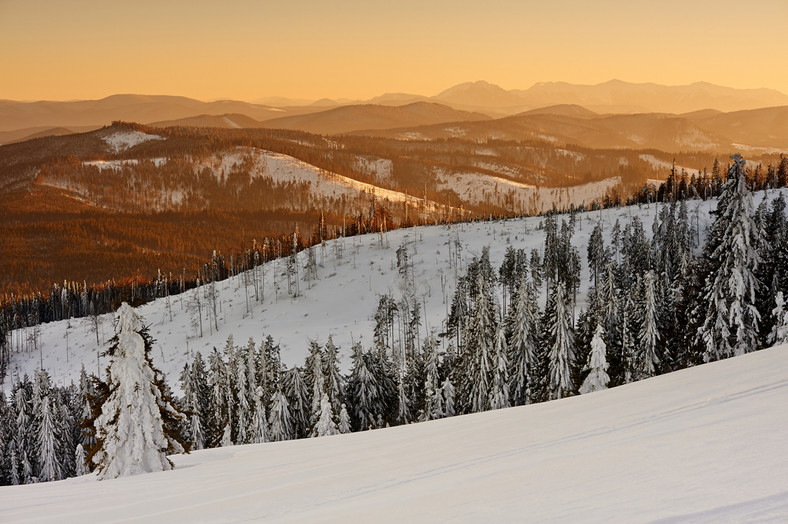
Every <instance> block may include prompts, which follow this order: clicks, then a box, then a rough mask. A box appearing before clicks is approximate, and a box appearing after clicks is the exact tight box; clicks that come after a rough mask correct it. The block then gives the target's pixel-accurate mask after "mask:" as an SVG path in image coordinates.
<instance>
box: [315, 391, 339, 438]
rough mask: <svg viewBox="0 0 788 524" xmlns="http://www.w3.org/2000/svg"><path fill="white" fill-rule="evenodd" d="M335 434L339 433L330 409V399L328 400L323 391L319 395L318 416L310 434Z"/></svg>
mask: <svg viewBox="0 0 788 524" xmlns="http://www.w3.org/2000/svg"><path fill="white" fill-rule="evenodd" d="M337 434H339V430H338V429H337V424H336V422H334V411H333V410H332V409H331V401H330V400H328V394H326V392H323V396H322V397H320V416H319V417H318V419H317V424H315V429H314V431H313V432H312V436H313V437H327V436H330V435H337Z"/></svg>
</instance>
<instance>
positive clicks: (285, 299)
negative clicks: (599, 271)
mask: <svg viewBox="0 0 788 524" xmlns="http://www.w3.org/2000/svg"><path fill="white" fill-rule="evenodd" d="M781 191H782V193H783V194H784V195H785V196H786V197H787V198H788V189H783V190H781ZM778 193H779V192H778V191H770V192H769V193H768V195H767V194H765V193H763V192H760V193H756V194H755V195H754V199H753V200H754V204H755V205H756V206H757V205H758V204H760V203H761V201H762V200H763V199H764V197H767V198H769V199H772V198H776V196H777V194H778ZM716 205H717V204H716V201H715V200H709V201H705V202H703V201H689V202H688V203H687V210H688V214H689V218H690V221H691V222H692V223H693V224H697V225H699V226H700V242H703V241H704V240H705V232H706V230H707V228H708V225H709V224H710V223H711V221H712V218H713V217H712V216H711V215H710V214H709V211H711V210H714V209H715V208H716ZM656 212H658V207H657V206H656V205H654V204H651V205H650V206H645V205H643V206H630V207H621V208H610V209H605V210H601V211H593V212H588V213H579V214H578V215H577V218H578V220H577V222H578V223H577V226H576V233H575V235H574V237H573V240H572V244H573V245H574V246H575V247H577V249H578V252H579V254H580V257H581V267H582V274H581V282H582V283H581V289H580V292H579V294H578V308H577V309H576V311H575V313H576V314H579V313H580V309H581V308H582V307H584V305H585V299H586V297H587V286H588V284H589V281H590V273H589V270H588V264H587V262H586V255H587V246H588V237H589V235H590V234H591V231H592V230H593V228H594V226H595V225H596V224H597V223H598V222H599V221H601V222H602V226H603V236H604V239H605V245H610V234H611V231H612V228H613V225H614V224H615V222H616V220H619V221H620V224H621V227H622V228H623V227H624V226H625V225H626V224H627V223H629V221H630V220H631V219H632V218H633V217H635V216H638V217H639V218H640V220H641V221H642V222H643V225H644V228H645V231H646V234H647V235H649V236H650V235H651V225H652V223H653V221H654V214H655V213H656ZM562 219H566V220H568V219H569V217H568V215H563V216H559V225H560V220H562ZM542 220H543V219H542V218H540V217H531V218H524V219H517V220H507V221H505V222H504V221H496V222H476V223H470V224H457V225H452V226H449V227H447V226H419V227H413V228H408V229H400V230H396V231H390V232H388V233H386V234H384V235H382V236H380V235H363V236H357V237H349V238H345V239H338V240H336V241H334V240H331V241H328V242H327V243H326V245H325V246H324V247H321V246H317V247H315V248H313V249H315V257H316V260H317V262H318V270H317V275H318V278H317V280H316V281H314V282H312V283H311V284H310V283H307V282H304V281H303V280H301V281H300V282H299V286H300V296H299V297H297V298H292V297H290V296H288V295H287V280H286V277H285V276H283V272H284V270H285V263H286V261H285V260H276V261H271V262H268V263H267V264H265V265H264V266H262V267H259V268H258V275H259V276H260V277H264V280H265V286H264V299H263V300H261V301H260V302H255V300H254V288H253V287H252V286H251V284H250V286H249V295H250V299H249V304H250V313H247V309H246V293H245V292H244V286H243V277H242V276H241V275H237V276H235V277H233V278H231V279H228V280H225V281H222V282H218V283H217V289H218V294H219V299H218V307H219V313H218V317H219V322H218V324H219V330H218V331H213V330H212V326H211V322H209V321H208V318H207V316H206V315H207V311H205V310H204V313H203V329H204V336H203V337H199V332H198V331H197V330H196V329H195V328H194V327H193V326H192V321H193V319H196V317H194V316H193V315H192V312H191V311H190V309H189V304H190V303H192V302H193V297H194V294H195V293H196V290H191V291H188V292H186V293H183V294H181V295H176V296H173V297H171V298H170V301H171V310H172V321H170V315H169V312H168V310H167V306H166V304H167V302H166V300H165V299H159V300H156V301H154V302H151V303H149V304H146V305H144V306H141V307H140V308H139V312H140V314H141V315H142V317H143V319H144V321H145V322H146V323H147V324H149V325H150V334H151V336H152V337H153V338H154V339H156V343H155V344H154V348H153V351H152V355H151V357H152V359H153V363H154V365H155V366H156V367H157V368H159V369H161V370H162V371H163V372H165V373H166V375H167V377H168V381H169V384H170V386H171V387H172V388H173V390H174V391H175V392H176V393H178V394H179V392H180V384H179V383H178V381H177V377H178V376H179V374H180V372H181V370H182V369H183V365H184V363H185V362H186V361H187V359H188V360H189V361H190V360H191V359H192V357H193V355H194V354H195V352H197V351H200V352H202V355H203V357H204V358H205V357H207V355H208V352H210V351H211V350H212V348H214V347H216V348H223V347H224V346H225V343H226V340H227V337H228V336H229V335H233V338H234V340H235V343H236V344H237V345H241V344H246V342H247V341H248V340H249V338H250V337H252V338H253V339H254V340H255V342H256V343H257V344H259V343H260V342H261V340H262V338H263V337H264V336H268V335H270V336H271V337H273V339H274V342H276V343H279V344H280V345H281V348H282V352H281V356H282V362H283V363H284V364H286V365H287V366H288V367H290V366H293V365H299V366H300V365H303V363H304V358H305V357H306V356H307V355H308V353H309V352H308V347H309V341H310V340H316V341H317V342H318V343H320V344H325V342H326V340H327V338H328V336H329V335H332V336H333V340H334V343H335V344H336V345H337V346H338V347H339V348H340V352H339V355H340V360H341V365H342V366H343V367H344V368H345V369H348V368H349V365H350V354H351V351H350V348H351V346H352V343H353V342H354V341H361V342H362V344H363V345H364V346H365V347H367V348H369V347H371V346H372V330H373V327H374V321H373V320H372V318H373V315H374V313H375V309H376V308H377V305H378V297H379V296H380V295H381V294H389V295H391V296H392V297H393V298H394V299H395V300H397V301H399V300H400V299H401V298H402V296H403V293H404V286H403V279H402V278H401V277H400V276H399V275H398V273H397V271H396V265H395V264H396V262H395V261H396V253H395V251H396V250H397V248H398V247H399V246H400V245H403V244H404V245H406V246H407V247H408V253H409V258H410V260H411V262H412V267H413V275H414V278H413V280H414V282H415V291H414V296H415V297H416V298H417V299H418V300H419V301H420V302H422V305H423V306H424V305H425V306H426V307H424V308H423V311H426V315H425V319H424V322H425V323H424V324H422V328H421V335H420V337H421V339H422V340H423V337H424V333H425V332H429V331H432V330H435V331H437V332H439V333H440V332H442V331H443V330H444V327H443V326H442V322H443V321H444V320H445V319H446V317H447V316H448V312H449V306H450V304H451V299H452V296H453V295H454V290H455V287H456V282H457V278H458V277H461V276H463V275H464V274H465V271H466V269H467V265H468V263H469V262H470V261H471V260H472V258H473V257H474V256H479V255H480V254H481V251H482V248H483V247H485V246H490V261H491V263H492V265H493V267H494V268H498V267H500V265H501V262H502V261H503V257H504V254H505V252H506V248H507V247H508V246H509V245H511V246H512V247H514V248H523V249H525V250H526V252H527V253H529V254H530V252H531V250H532V249H538V250H539V251H540V252H541V251H542V249H543V247H544V232H543V231H541V230H538V227H539V225H540V223H541V222H542ZM457 241H459V242H460V245H461V246H462V248H461V259H462V263H461V266H460V267H459V268H458V267H455V266H451V267H450V266H449V259H450V258H455V257H456V255H455V254H456V244H457ZM449 244H451V255H450V252H449ZM338 247H342V249H343V256H342V257H341V258H337V256H336V252H337V248H338ZM306 256H307V253H306V252H301V253H300V254H299V260H300V265H301V267H303V265H304V262H305V261H306ZM275 274H276V275H277V276H276V281H277V282H278V285H279V291H278V293H277V292H275V288H274V280H275V278H274V275H275ZM301 274H303V271H301ZM249 280H251V279H249ZM442 283H443V284H442ZM542 292H544V287H543V288H542ZM203 302H205V299H203ZM540 304H541V305H542V306H543V305H544V298H543V297H542V298H541V299H540ZM99 319H100V326H99V339H100V340H101V343H100V344H97V343H96V335H95V334H94V333H92V332H91V331H90V326H91V319H90V318H81V319H71V320H70V321H66V320H64V321H59V322H51V323H48V324H42V325H41V326H39V328H40V344H39V346H40V348H41V349H40V352H25V351H21V352H17V351H16V349H12V352H11V359H10V364H9V367H8V375H10V377H7V378H6V380H5V382H4V383H3V384H2V388H3V389H5V391H6V393H9V392H10V390H11V387H12V383H13V382H14V380H15V377H21V376H22V375H24V374H28V375H29V376H33V372H34V371H35V370H36V369H38V368H39V367H40V362H43V367H44V368H45V369H46V370H47V371H48V372H49V374H50V375H51V376H52V380H53V382H54V383H56V384H58V385H68V384H69V383H71V382H72V381H74V382H75V383H77V382H79V371H80V368H81V366H82V364H83V363H84V364H85V368H86V369H87V371H88V372H89V373H96V372H98V370H99V369H100V370H101V372H102V373H103V370H104V368H106V366H107V364H108V363H109V362H108V360H107V359H106V358H98V357H97V355H98V353H99V352H103V351H105V350H106V349H107V347H108V341H109V339H110V338H111V337H112V336H113V334H114V327H113V319H114V315H112V314H108V315H102V316H100V317H99ZM31 333H32V329H31V328H28V330H27V331H25V330H24V329H23V330H22V331H21V332H20V331H19V330H17V331H15V332H14V333H13V334H12V341H13V344H14V345H13V348H16V344H17V342H18V341H19V340H25V339H27V337H28V336H29V335H30V334H31ZM441 340H442V341H444V342H445V339H441Z"/></svg>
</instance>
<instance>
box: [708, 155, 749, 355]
mask: <svg viewBox="0 0 788 524" xmlns="http://www.w3.org/2000/svg"><path fill="white" fill-rule="evenodd" d="M731 160H732V164H731V167H730V170H729V171H728V180H727V181H726V182H725V184H724V186H723V189H722V194H721V195H720V199H719V202H718V204H717V210H716V215H717V216H716V218H715V220H714V223H713V224H712V226H711V231H710V234H709V239H708V241H707V244H706V248H705V252H704V257H705V262H706V269H707V276H706V281H705V286H704V290H703V299H704V300H703V301H702V303H701V307H705V315H704V317H705V320H704V323H703V326H702V327H701V328H700V330H699V333H698V335H699V337H700V340H701V341H702V343H703V345H704V347H705V354H704V359H705V360H706V361H710V360H719V359H722V358H727V357H732V356H735V355H742V354H744V353H748V352H750V351H755V350H756V349H758V323H759V322H760V314H759V313H758V310H757V308H756V302H755V300H756V297H755V293H756V290H757V289H758V287H759V286H760V283H759V282H758V279H757V278H756V276H755V272H756V271H757V270H758V263H759V257H758V253H757V252H756V249H755V247H756V246H757V244H758V238H757V237H758V233H757V229H756V227H755V223H754V220H753V216H752V215H753V203H752V194H751V193H750V191H749V190H748V189H747V181H746V176H745V169H744V160H743V159H742V158H741V156H740V155H733V156H731Z"/></svg>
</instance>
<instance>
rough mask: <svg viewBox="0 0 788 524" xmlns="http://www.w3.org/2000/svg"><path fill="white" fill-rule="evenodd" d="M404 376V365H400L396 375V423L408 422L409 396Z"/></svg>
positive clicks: (409, 418) (409, 419)
mask: <svg viewBox="0 0 788 524" xmlns="http://www.w3.org/2000/svg"><path fill="white" fill-rule="evenodd" d="M406 382H407V381H406V378H405V369H404V365H403V366H400V369H399V373H398V375H397V418H396V422H397V424H410V421H411V415H410V403H411V402H410V398H409V397H408V388H407V383H406Z"/></svg>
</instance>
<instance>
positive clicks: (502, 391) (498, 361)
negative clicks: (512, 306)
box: [488, 326, 509, 409]
mask: <svg viewBox="0 0 788 524" xmlns="http://www.w3.org/2000/svg"><path fill="white" fill-rule="evenodd" d="M507 352H508V349H507V347H506V336H505V335H504V329H503V326H498V329H497V330H496V332H495V346H494V349H493V356H492V373H491V383H490V393H489V399H488V405H489V407H490V409H501V408H505V407H509V381H508V376H507V375H508V371H509V369H508V368H509V359H508V355H507Z"/></svg>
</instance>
